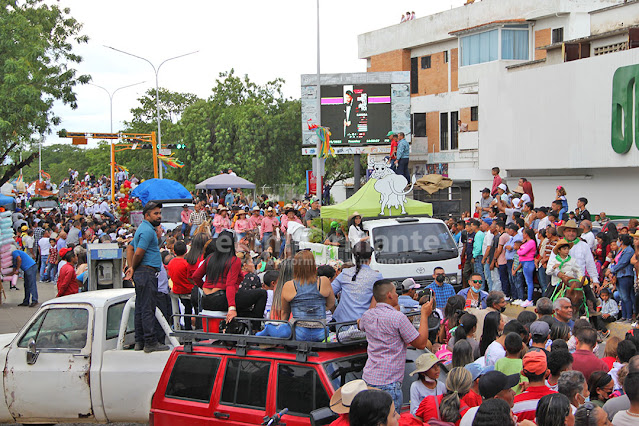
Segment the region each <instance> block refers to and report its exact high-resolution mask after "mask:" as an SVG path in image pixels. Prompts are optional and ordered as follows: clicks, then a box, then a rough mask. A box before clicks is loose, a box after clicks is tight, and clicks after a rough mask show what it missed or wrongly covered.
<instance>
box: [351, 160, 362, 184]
mask: <svg viewBox="0 0 639 426" xmlns="http://www.w3.org/2000/svg"><path fill="white" fill-rule="evenodd" d="M360 157H361V154H353V159H354V160H355V164H354V166H355V167H353V171H354V178H353V179H354V181H353V191H354V192H353V193H355V192H357V191H359V183H360V181H361V180H362V171H361V163H360Z"/></svg>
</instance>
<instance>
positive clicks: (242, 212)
mask: <svg viewBox="0 0 639 426" xmlns="http://www.w3.org/2000/svg"><path fill="white" fill-rule="evenodd" d="M235 214H236V215H241V214H243V215H244V216H246V210H244V209H241V210H238V211H237V213H235Z"/></svg>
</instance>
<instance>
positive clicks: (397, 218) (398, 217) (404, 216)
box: [362, 214, 432, 222]
mask: <svg viewBox="0 0 639 426" xmlns="http://www.w3.org/2000/svg"><path fill="white" fill-rule="evenodd" d="M420 217H425V218H428V219H431V218H432V216H431V215H429V214H405V215H400V216H372V217H368V216H367V217H362V222H368V221H371V220H378V219H396V220H397V221H398V222H406V221H407V220H406V219H411V218H420ZM409 221H410V222H413V221H412V220H409Z"/></svg>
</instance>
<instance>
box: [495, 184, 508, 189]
mask: <svg viewBox="0 0 639 426" xmlns="http://www.w3.org/2000/svg"><path fill="white" fill-rule="evenodd" d="M497 188H499V189H502V190H504V191H508V187H507V186H506V184H505V183H500V184H499V186H498V187H497Z"/></svg>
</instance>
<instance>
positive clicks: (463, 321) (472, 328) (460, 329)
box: [448, 313, 479, 365]
mask: <svg viewBox="0 0 639 426" xmlns="http://www.w3.org/2000/svg"><path fill="white" fill-rule="evenodd" d="M476 331H477V317H476V316H475V315H473V314H468V313H466V314H464V315H462V316H461V318H460V319H459V325H458V326H457V327H456V328H455V330H453V331H452V333H451V334H452V337H451V338H450V340H449V341H448V350H450V351H452V350H453V348H454V347H455V345H456V344H457V342H459V341H461V340H466V341H468V343H469V344H470V346H471V347H472V348H473V350H472V353H473V355H474V356H475V357H476V358H479V342H478V341H477V340H476V339H475V332H476ZM470 362H473V361H470ZM464 365H466V364H464Z"/></svg>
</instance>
